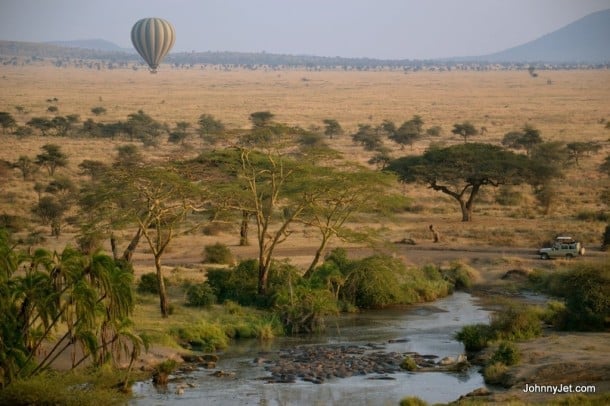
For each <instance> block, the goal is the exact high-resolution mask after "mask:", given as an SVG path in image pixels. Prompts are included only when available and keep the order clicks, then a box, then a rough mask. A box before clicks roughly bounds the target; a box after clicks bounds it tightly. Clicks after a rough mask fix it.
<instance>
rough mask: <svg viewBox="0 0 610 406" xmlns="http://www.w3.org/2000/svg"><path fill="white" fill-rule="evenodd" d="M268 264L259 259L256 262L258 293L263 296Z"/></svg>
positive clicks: (265, 290) (265, 292) (265, 288)
mask: <svg viewBox="0 0 610 406" xmlns="http://www.w3.org/2000/svg"><path fill="white" fill-rule="evenodd" d="M268 271H269V269H268V264H265V261H259V264H258V294H259V295H261V296H265V295H266V294H267V278H268V276H269V272H268Z"/></svg>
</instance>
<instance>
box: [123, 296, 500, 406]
mask: <svg viewBox="0 0 610 406" xmlns="http://www.w3.org/2000/svg"><path fill="white" fill-rule="evenodd" d="M488 321H489V312H488V311H486V310H484V309H482V308H481V307H479V306H478V305H477V304H476V301H475V299H474V298H473V297H472V296H471V295H469V294H467V293H464V292H456V293H454V294H453V295H451V296H448V297H446V298H443V299H440V300H437V301H435V302H433V303H428V304H422V305H417V306H410V307H406V308H392V309H385V310H376V311H366V312H361V313H357V314H349V315H342V316H340V317H338V318H336V319H334V320H332V321H330V322H329V323H328V325H327V327H328V328H327V330H326V331H325V333H324V334H323V335H317V336H313V337H312V336H309V337H280V338H276V339H274V340H271V341H269V342H259V341H258V340H241V341H237V342H235V343H233V344H232V345H231V347H230V348H229V349H228V350H227V351H225V352H224V353H222V354H220V360H219V362H218V364H217V370H222V371H228V372H232V373H235V375H234V376H230V377H216V376H212V375H211V373H212V372H214V371H215V370H207V369H200V370H197V371H194V372H191V373H189V374H187V375H184V376H183V377H181V379H180V380H178V381H177V382H174V383H170V384H169V385H168V387H167V388H166V389H157V388H155V386H154V385H153V384H152V382H150V381H147V382H138V383H136V384H135V385H134V387H133V393H134V398H133V400H132V401H131V403H130V404H132V405H166V404H172V405H173V404H176V405H223V406H224V405H229V406H230V405H265V406H275V405H277V406H280V405H349V406H359V405H363V406H364V405H367V406H368V405H397V404H398V402H399V400H400V399H402V398H403V397H405V396H417V397H419V398H421V399H423V400H425V401H426V402H429V403H439V402H450V401H453V400H456V399H457V398H459V397H460V396H461V395H464V394H466V393H468V392H470V391H472V390H474V389H476V388H479V387H482V386H485V383H484V382H483V377H482V376H481V375H480V374H479V373H478V369H477V368H476V367H473V368H471V369H470V370H469V371H467V372H464V373H459V374H458V373H446V372H417V373H408V372H400V373H395V374H392V375H390V376H391V377H392V378H394V379H393V380H371V379H369V378H370V377H371V376H368V375H367V376H353V377H350V378H344V379H339V378H336V379H333V380H330V381H328V382H326V383H324V384H321V385H315V384H312V383H309V382H303V381H297V382H296V383H287V384H279V383H276V384H268V383H266V382H265V381H264V380H257V379H256V378H260V377H264V376H268V375H269V373H268V372H267V371H265V369H264V366H263V365H256V364H255V363H254V362H253V360H254V359H255V358H257V357H260V356H261V354H263V356H266V355H265V354H273V353H276V352H277V351H279V349H280V348H287V347H291V346H295V345H322V344H324V345H328V344H362V345H364V344H370V343H372V344H375V345H382V346H383V348H384V350H385V351H396V352H401V353H404V352H417V353H420V354H434V355H437V356H438V357H439V358H443V357H445V356H452V357H455V356H457V355H458V354H461V353H463V351H464V350H463V346H462V344H461V343H459V342H457V341H455V340H454V338H453V335H454V333H455V332H456V331H458V330H459V329H460V328H461V327H462V326H464V325H467V324H473V323H487V322H488ZM390 340H392V341H395V340H397V341H399V342H391V343H390V342H389V341H390ZM177 385H180V386H181V387H185V388H184V390H183V393H180V394H178V393H177V392H178V391H177V388H178V386H177ZM179 392H182V391H179Z"/></svg>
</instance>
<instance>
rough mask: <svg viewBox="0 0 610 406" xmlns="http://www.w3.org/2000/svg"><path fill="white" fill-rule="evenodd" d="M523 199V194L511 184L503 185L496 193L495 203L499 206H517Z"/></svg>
mask: <svg viewBox="0 0 610 406" xmlns="http://www.w3.org/2000/svg"><path fill="white" fill-rule="evenodd" d="M522 201H523V195H522V194H521V192H519V191H518V190H515V189H514V188H513V187H511V186H503V187H501V188H500V190H499V192H498V194H497V195H496V203H498V204H499V205H501V206H518V205H520V204H521V202H522Z"/></svg>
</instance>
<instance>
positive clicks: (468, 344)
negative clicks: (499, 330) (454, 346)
mask: <svg viewBox="0 0 610 406" xmlns="http://www.w3.org/2000/svg"><path fill="white" fill-rule="evenodd" d="M455 339H456V340H458V341H461V342H462V343H463V344H464V348H465V349H466V351H470V352H476V351H481V350H482V349H483V348H485V347H487V345H488V344H489V342H490V341H491V340H493V331H492V329H491V327H490V326H489V325H487V324H470V325H467V326H464V327H462V329H461V330H460V331H458V332H457V334H456V335H455Z"/></svg>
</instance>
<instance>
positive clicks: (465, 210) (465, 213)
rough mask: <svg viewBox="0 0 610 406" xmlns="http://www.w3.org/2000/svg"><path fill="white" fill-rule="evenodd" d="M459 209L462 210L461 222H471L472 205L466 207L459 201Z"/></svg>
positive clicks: (463, 202) (464, 203)
mask: <svg viewBox="0 0 610 406" xmlns="http://www.w3.org/2000/svg"><path fill="white" fill-rule="evenodd" d="M460 208H461V209H462V221H471V220H472V205H468V204H467V203H466V202H465V201H463V200H460Z"/></svg>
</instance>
